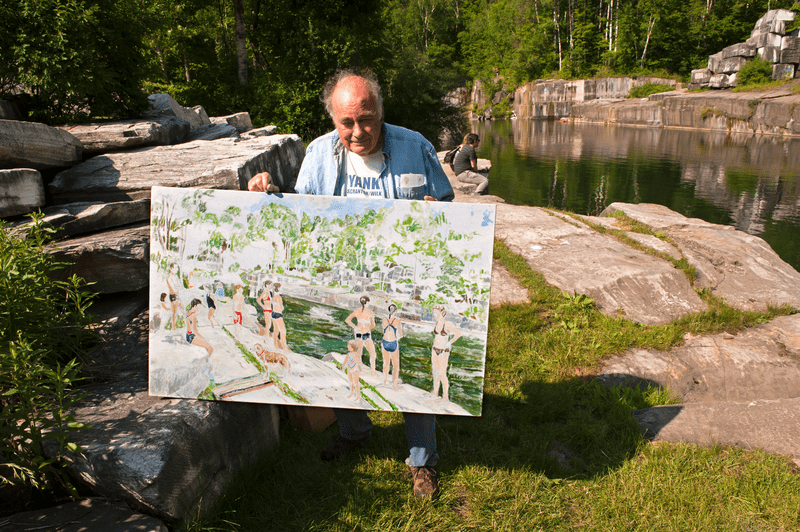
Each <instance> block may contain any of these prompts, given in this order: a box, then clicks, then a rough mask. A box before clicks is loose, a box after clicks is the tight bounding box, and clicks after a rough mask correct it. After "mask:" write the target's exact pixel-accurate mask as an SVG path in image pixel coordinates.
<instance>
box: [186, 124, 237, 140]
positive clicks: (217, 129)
mask: <svg viewBox="0 0 800 532" xmlns="http://www.w3.org/2000/svg"><path fill="white" fill-rule="evenodd" d="M238 136H239V132H238V131H237V130H236V128H235V127H233V126H232V125H230V124H228V123H226V122H222V123H216V124H206V125H205V126H200V127H198V128H195V129H193V130H192V132H191V133H189V138H188V139H187V140H188V141H189V142H194V141H195V140H217V139H224V138H229V137H238Z"/></svg>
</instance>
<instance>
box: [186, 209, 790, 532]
mask: <svg viewBox="0 0 800 532" xmlns="http://www.w3.org/2000/svg"><path fill="white" fill-rule="evenodd" d="M618 220H620V222H618V223H622V224H625V225H627V228H628V229H629V230H634V231H639V232H643V233H646V234H647V233H648V231H649V229H648V228H647V227H645V226H637V225H636V224H635V222H634V221H632V220H630V219H626V217H624V216H620V217H619V218H618ZM606 231H607V232H608V234H612V235H614V236H617V237H620V238H622V237H624V235H623V234H621V233H619V232H615V231H614V230H606ZM654 236H656V237H657V238H666V237H665V236H664V235H659V234H657V233H656V234H654ZM634 242H635V241H634ZM636 245H637V246H641V244H639V243H638V242H637V243H636ZM495 258H496V259H497V260H498V261H500V262H501V263H502V264H503V265H504V266H505V267H506V268H507V269H508V270H509V271H510V272H511V274H512V275H513V276H514V277H515V278H516V279H517V280H518V281H519V282H520V283H521V284H522V285H523V286H524V287H525V288H526V289H527V290H528V294H529V297H530V302H529V303H527V304H521V305H505V306H503V307H501V308H497V309H493V310H492V312H491V315H490V326H489V336H488V345H487V362H486V379H485V388H484V401H483V415H482V417H480V418H465V417H456V416H438V417H437V422H438V425H439V427H438V432H437V436H438V439H439V453H440V454H441V456H442V460H441V461H440V463H439V475H440V482H441V493H440V496H439V497H438V499H436V500H435V501H419V500H416V499H415V498H414V497H413V495H412V494H411V490H410V478H409V477H408V476H407V471H408V468H407V467H406V466H405V465H404V464H403V460H404V459H405V457H406V455H407V448H406V444H405V433H404V425H403V418H402V415H401V414H398V413H392V412H377V413H374V414H373V415H372V416H371V417H372V420H373V423H374V429H373V440H372V442H371V443H370V445H368V446H365V447H364V448H362V449H360V450H359V451H357V452H355V453H353V455H352V456H348V457H346V458H345V459H343V460H341V461H338V462H332V463H325V462H322V461H321V460H320V459H319V452H320V450H321V448H322V447H324V446H325V445H326V444H327V443H328V441H329V440H330V439H331V438H332V437H333V436H334V435H335V433H336V426H335V425H334V426H333V427H331V428H329V429H327V430H326V431H324V432H322V433H318V434H308V433H302V432H299V431H297V430H295V429H294V428H292V426H291V425H290V424H288V423H286V424H284V425H283V426H282V428H281V433H280V437H281V445H280V447H279V448H278V449H276V450H275V451H274V452H271V453H267V454H266V455H265V456H263V457H262V459H261V461H260V463H259V464H258V465H257V466H256V467H253V468H252V469H250V470H248V471H245V472H244V473H242V474H241V475H240V476H239V478H238V479H237V481H236V482H235V483H234V484H233V485H232V486H230V487H229V489H228V490H227V492H226V494H225V495H224V497H223V498H222V499H221V500H220V501H219V503H218V505H217V506H216V507H215V509H214V512H213V515H211V516H210V517H207V518H196V519H193V520H189V521H187V523H186V525H185V529H186V530H259V531H260V530H325V531H328V530H334V531H337V530H341V531H345V530H348V531H349V530H376V531H377V530H381V531H382V530H407V531H415V530H442V531H445V530H446V531H451V530H454V531H474V530H475V531H477V530H480V531H483V530H547V531H550V530H556V531H560V530H564V531H568V530H608V531H611V530H630V531H685V530H759V531H789V530H798V529H800V472H799V471H798V470H797V468H796V467H795V466H793V464H792V463H791V462H790V461H789V460H788V459H787V458H785V457H780V456H775V455H770V454H767V453H764V452H761V451H745V450H741V449H737V448H730V447H724V446H715V447H711V448H702V447H698V446H693V445H686V444H668V443H663V442H662V443H648V442H646V441H645V440H643V438H642V437H641V435H640V432H639V429H638V426H637V425H636V423H635V422H634V421H633V418H632V416H631V411H632V410H634V409H639V408H645V407H648V406H654V405H658V404H670V403H673V402H675V398H673V397H672V396H671V395H670V393H669V390H662V389H658V388H649V389H646V390H639V389H634V388H613V389H607V388H605V387H604V386H602V385H600V384H599V383H597V382H596V381H595V380H594V379H592V374H593V372H594V371H595V370H596V369H597V368H598V367H599V365H600V363H601V361H602V360H603V359H604V358H605V357H608V356H610V355H612V354H615V353H621V352H623V351H624V350H626V349H628V348H630V347H640V348H655V349H669V348H671V347H673V346H676V345H679V344H680V343H681V342H682V337H683V335H684V334H686V333H689V332H691V333H695V334H707V333H714V332H720V331H729V332H735V331H737V330H741V329H743V328H746V327H749V326H752V325H755V324H757V323H761V322H764V321H767V320H769V319H770V318H772V317H774V316H776V315H780V314H788V313H790V312H791V310H790V309H789V308H788V307H783V308H780V309H770V310H769V311H767V312H764V313H754V312H741V311H737V310H735V309H732V308H730V307H728V306H727V305H725V304H724V302H721V301H719V300H717V299H715V298H714V297H712V296H711V295H710V294H708V293H704V292H701V297H703V298H704V300H705V301H706V302H707V303H708V304H709V310H707V311H706V312H703V313H700V314H695V315H692V316H688V317H685V318H682V319H680V320H677V321H675V322H673V323H671V324H669V325H663V326H643V325H637V324H634V323H632V322H630V321H628V320H625V319H623V318H622V317H608V316H604V315H602V314H600V313H599V312H598V311H597V310H596V309H595V307H594V305H593V302H592V300H591V299H590V298H588V297H586V296H582V295H573V294H565V293H562V292H561V291H560V290H559V289H558V288H556V287H554V286H552V285H549V284H548V283H547V282H546V281H545V280H544V278H543V276H542V275H541V274H539V273H537V272H535V271H533V270H531V269H530V268H529V267H528V265H527V263H526V262H525V260H524V259H523V258H522V257H519V256H517V255H515V254H513V253H512V252H511V251H510V250H509V249H508V248H507V247H506V246H505V245H504V244H503V243H502V242H500V241H498V242H496V243H495ZM672 260H675V259H672ZM687 275H688V273H687Z"/></svg>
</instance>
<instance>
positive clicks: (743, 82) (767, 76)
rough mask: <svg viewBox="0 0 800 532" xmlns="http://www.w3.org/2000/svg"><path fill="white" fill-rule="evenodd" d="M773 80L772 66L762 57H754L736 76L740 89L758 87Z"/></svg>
mask: <svg viewBox="0 0 800 532" xmlns="http://www.w3.org/2000/svg"><path fill="white" fill-rule="evenodd" d="M771 80H772V65H771V64H770V63H769V61H764V60H763V59H761V58H760V57H754V58H753V59H752V60H750V61H748V62H747V63H745V64H744V65H743V66H742V68H741V69H740V70H739V73H738V74H737V75H736V83H737V85H738V86H739V87H745V86H747V85H757V84H759V83H766V82H768V81H771Z"/></svg>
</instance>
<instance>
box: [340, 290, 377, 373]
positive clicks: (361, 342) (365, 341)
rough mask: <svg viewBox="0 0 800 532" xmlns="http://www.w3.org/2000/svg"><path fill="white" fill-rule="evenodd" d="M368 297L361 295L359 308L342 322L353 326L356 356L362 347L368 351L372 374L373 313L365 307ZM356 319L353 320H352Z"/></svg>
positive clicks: (373, 368) (373, 356)
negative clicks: (356, 344) (356, 347)
mask: <svg viewBox="0 0 800 532" xmlns="http://www.w3.org/2000/svg"><path fill="white" fill-rule="evenodd" d="M367 303H369V297H367V296H361V308H360V309H356V310H354V311H353V312H351V313H350V315H349V316H347V318H346V319H345V320H344V322H345V323H346V324H347V325H349V326H350V327H352V328H353V330H354V335H355V339H356V342H358V356H359V358H360V357H361V353H362V352H363V350H364V347H366V348H367V351H368V352H369V367H370V370H371V371H372V374H373V375H375V374H376V373H375V344H374V343H373V342H372V335H371V334H370V331H371V330H372V329H374V328H375V315H374V314H373V313H372V311H370V310H368V309H367ZM354 319H355V320H356V321H355V322H354V321H353V320H354Z"/></svg>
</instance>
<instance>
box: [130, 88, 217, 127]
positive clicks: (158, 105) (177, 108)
mask: <svg viewBox="0 0 800 532" xmlns="http://www.w3.org/2000/svg"><path fill="white" fill-rule="evenodd" d="M148 100H150V108H149V109H148V110H147V111H145V112H144V117H145V118H160V117H162V116H177V117H178V118H183V119H184V120H186V121H187V122H189V126H190V127H191V129H194V128H197V127H200V126H204V125H206V124H210V123H211V121H210V120H209V119H208V115H206V114H205V111H203V112H202V115H201V114H199V111H195V110H194V109H187V108H186V107H184V106H182V105H181V104H179V103H178V102H176V101H175V99H174V98H173V97H172V96H170V95H169V94H153V95H151V96H150V97H149V98H148ZM203 115H204V116H203Z"/></svg>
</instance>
